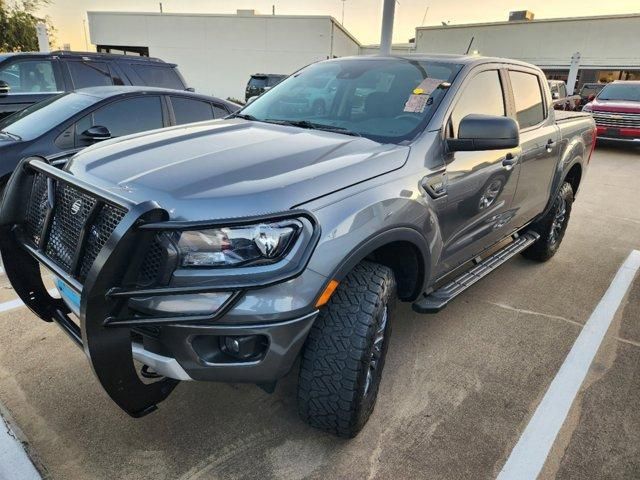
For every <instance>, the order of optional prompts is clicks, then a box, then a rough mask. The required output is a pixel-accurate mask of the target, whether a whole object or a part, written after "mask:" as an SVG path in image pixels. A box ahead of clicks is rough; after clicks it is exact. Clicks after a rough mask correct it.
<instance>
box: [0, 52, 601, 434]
mask: <svg viewBox="0 0 640 480" xmlns="http://www.w3.org/2000/svg"><path fill="white" fill-rule="evenodd" d="M325 82H327V83H328V82H331V85H332V88H334V89H335V91H334V92H333V93H332V95H331V99H330V102H327V105H326V106H325V107H326V108H324V109H323V111H318V110H317V109H314V108H313V106H312V105H308V102H304V101H300V102H293V101H292V95H295V93H294V92H296V91H302V90H304V89H302V88H299V87H300V86H303V85H308V84H313V83H325ZM304 105H307V108H306V109H305V108H304ZM594 143H595V125H594V122H593V119H592V118H591V117H590V116H589V115H587V114H583V113H576V112H555V111H554V110H553V108H552V98H551V93H550V91H549V87H548V84H547V82H546V80H545V78H544V75H543V73H542V72H541V71H540V70H539V69H538V68H536V67H534V66H531V65H528V64H525V63H521V62H517V61H512V60H506V59H497V58H483V57H479V56H452V55H443V56H438V55H429V56H426V55H410V56H397V57H377V56H373V57H354V58H341V59H333V60H328V61H323V62H319V63H316V64H313V65H311V66H308V67H306V68H304V69H302V70H300V71H298V72H297V73H295V74H293V75H292V76H290V77H289V78H287V79H286V80H284V81H283V82H282V83H280V84H278V85H277V86H275V87H273V89H271V90H270V91H268V92H266V93H265V94H264V95H262V96H260V97H259V98H258V99H256V100H255V101H254V102H252V103H251V104H250V105H248V106H246V107H245V108H244V109H242V110H240V111H239V112H236V113H235V114H233V115H231V116H230V117H228V118H227V119H224V120H214V121H211V122H202V123H196V124H191V125H187V126H178V127H172V128H167V129H161V130H155V131H151V132H146V133H140V134H135V135H131V136H128V137H123V138H120V139H113V140H108V141H106V142H103V143H100V144H99V145H95V146H92V147H89V148H88V149H86V150H83V151H82V152H81V153H79V154H77V155H76V156H75V157H73V158H72V160H71V161H70V162H69V163H68V164H67V166H66V167H65V168H64V170H62V171H61V170H58V169H56V168H55V167H53V166H51V165H49V164H47V163H46V162H45V161H44V160H43V159H39V158H26V159H24V160H23V162H22V163H21V166H20V167H19V168H18V169H17V170H16V172H15V173H14V174H13V176H12V177H11V179H10V181H9V184H8V186H7V189H6V192H5V195H4V199H3V205H2V209H1V211H0V229H1V231H0V250H1V252H2V258H3V260H4V264H5V269H6V273H7V275H8V277H9V279H10V281H11V283H12V285H13V287H14V289H15V291H16V292H17V293H18V294H19V296H20V298H21V299H22V300H23V301H24V303H25V304H26V305H27V306H28V307H29V308H30V309H31V310H32V311H33V312H34V313H35V314H36V315H37V316H38V317H40V318H41V319H42V320H44V321H47V322H55V323H57V324H59V325H60V326H61V327H62V328H63V329H64V331H65V332H67V333H68V334H69V336H70V337H71V338H72V340H73V341H75V342H76V343H77V344H78V345H79V346H80V347H81V348H83V349H84V351H85V353H86V355H87V358H88V359H89V362H90V364H91V366H92V367H93V371H94V372H95V374H96V376H97V378H98V380H99V381H100V383H101V384H102V386H103V387H104V389H105V390H106V392H107V393H108V394H109V396H110V397H111V399H112V400H113V401H115V402H116V403H117V405H119V406H120V407H121V408H122V409H123V410H124V411H126V412H127V413H128V414H130V415H131V416H134V417H139V416H142V415H145V414H147V413H149V412H151V411H153V410H154V409H155V408H157V404H158V403H160V402H161V401H163V400H164V399H166V398H167V396H168V395H169V394H170V393H171V391H172V390H173V389H174V388H175V386H176V385H177V384H178V382H179V381H181V380H204V381H218V382H249V383H254V384H257V385H259V386H261V387H262V388H264V389H265V390H267V391H272V390H273V388H274V387H275V382H276V381H277V380H278V379H279V378H281V377H283V376H284V375H286V374H287V373H288V372H289V371H290V370H291V369H292V366H293V365H294V362H295V361H296V360H297V359H298V358H299V359H300V366H299V381H298V404H299V413H300V415H301V417H302V419H303V420H305V421H306V422H308V423H309V424H311V425H313V426H315V427H318V428H321V429H323V430H325V431H328V432H332V433H334V434H336V435H339V436H343V437H353V436H355V435H356V434H357V433H358V431H360V429H361V428H362V427H363V426H364V425H365V423H366V421H367V419H368V418H369V416H370V415H371V413H372V411H373V408H374V404H375V401H376V397H377V393H378V388H379V385H380V381H381V375H382V371H383V367H384V361H385V355H386V351H387V347H388V346H389V336H390V333H391V327H392V325H393V323H394V322H401V321H402V318H396V317H394V305H395V303H396V300H399V301H402V302H411V303H412V305H413V309H414V311H415V312H418V313H421V314H422V313H425V314H426V313H434V312H438V311H439V310H441V309H442V308H443V307H445V306H446V305H447V303H448V302H450V301H452V300H453V299H454V298H455V297H456V296H458V295H459V294H461V293H462V292H463V291H464V290H465V289H466V288H468V287H469V286H470V285H472V284H473V283H475V282H477V281H478V280H480V279H481V278H483V277H484V276H486V275H487V274H488V273H490V272H492V271H493V270H495V269H496V268H497V267H498V266H499V265H501V264H502V263H504V262H505V261H507V260H508V259H509V258H511V257H513V256H514V255H516V254H518V253H522V254H523V255H525V256H526V257H527V258H529V259H531V260H532V261H539V262H542V261H546V260H549V259H550V258H551V257H552V256H553V255H554V254H555V253H556V251H557V250H558V247H559V245H560V243H561V242H562V239H563V236H564V234H565V230H566V228H567V223H568V221H569V216H570V214H571V206H572V203H573V201H574V198H575V196H576V194H577V192H578V189H579V186H580V183H581V181H582V179H583V178H584V175H585V173H586V171H587V167H588V165H589V159H590V156H591V153H592V150H593V146H594ZM41 266H42V267H44V269H45V271H50V272H51V273H52V274H53V275H54V277H55V279H56V285H57V287H58V290H59V293H60V295H50V293H49V292H48V291H47V289H46V288H45V285H44V283H43V280H42V276H41V271H42V270H41ZM138 367H140V368H138Z"/></svg>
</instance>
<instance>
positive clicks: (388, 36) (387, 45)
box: [380, 0, 396, 55]
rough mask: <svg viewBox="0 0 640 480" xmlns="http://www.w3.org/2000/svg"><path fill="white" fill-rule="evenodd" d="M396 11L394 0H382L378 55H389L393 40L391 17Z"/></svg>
mask: <svg viewBox="0 0 640 480" xmlns="http://www.w3.org/2000/svg"><path fill="white" fill-rule="evenodd" d="M395 11H396V0H384V6H383V8H382V33H381V34H380V55H391V42H392V40H393V17H394V15H395Z"/></svg>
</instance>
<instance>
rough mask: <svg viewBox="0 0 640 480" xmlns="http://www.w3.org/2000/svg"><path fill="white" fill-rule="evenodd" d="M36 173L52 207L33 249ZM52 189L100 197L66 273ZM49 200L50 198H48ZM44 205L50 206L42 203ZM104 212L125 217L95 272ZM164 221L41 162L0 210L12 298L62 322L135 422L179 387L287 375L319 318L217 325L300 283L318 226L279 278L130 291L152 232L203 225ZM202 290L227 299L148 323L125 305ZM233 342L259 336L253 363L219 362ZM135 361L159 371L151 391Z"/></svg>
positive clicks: (17, 182)
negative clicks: (273, 290) (250, 300)
mask: <svg viewBox="0 0 640 480" xmlns="http://www.w3.org/2000/svg"><path fill="white" fill-rule="evenodd" d="M36 175H40V176H44V177H46V181H47V189H48V192H49V195H48V198H49V200H48V203H47V205H48V206H47V207H46V215H45V216H44V220H43V221H42V227H41V228H42V229H41V231H40V233H41V235H38V238H39V242H37V243H34V241H33V238H30V237H29V235H27V234H26V229H27V224H28V222H29V221H30V220H29V219H28V218H27V216H28V215H29V213H28V210H29V209H28V208H26V209H25V205H29V202H30V201H31V196H32V192H33V190H34V188H35V187H34V182H35V176H36ZM52 184H53V185H54V187H53V188H52V187H51V185H52ZM57 188H71V189H72V190H73V191H74V192H76V193H82V194H87V195H90V196H91V198H95V199H96V203H95V206H94V208H93V209H92V210H91V211H90V212H89V213H87V214H86V215H87V223H86V225H84V226H83V227H82V229H81V231H80V233H79V235H78V238H77V245H73V248H74V249H75V252H72V254H71V255H70V256H69V257H71V258H69V259H68V260H69V261H68V262H67V264H66V267H62V266H61V262H60V261H54V260H52V258H51V255H50V251H49V250H48V247H47V241H48V238H49V236H50V235H52V234H51V230H52V229H55V228H56V227H55V222H56V214H57V213H56V210H57V209H61V208H62V207H61V206H59V205H58V204H59V203H60V201H59V200H57V198H58V197H55V195H57V194H58V191H57V190H56V189H57ZM51 190H53V191H54V193H53V194H51ZM52 195H53V196H54V197H55V198H54V199H53V200H52V199H51V198H52ZM43 198H44V199H45V200H46V199H47V195H45V196H44V197H43ZM54 200H55V202H54ZM106 206H110V208H111V207H113V208H118V209H120V211H122V212H123V213H122V218H121V219H120V220H119V222H118V223H117V225H116V226H115V227H114V229H113V230H112V231H110V233H109V235H108V239H106V240H105V241H104V244H103V245H102V246H101V247H100V249H99V251H98V253H96V254H95V255H96V257H95V261H93V262H92V264H91V267H90V268H84V263H83V260H82V259H83V258H84V257H83V254H84V253H86V250H88V249H90V247H91V245H92V244H91V242H92V241H95V240H92V238H93V237H95V236H96V233H95V232H94V231H93V228H92V227H93V226H94V224H91V223H90V221H89V219H95V218H96V216H98V217H99V215H100V213H94V211H93V210H98V211H100V210H101V209H105V208H106ZM72 213H73V212H72ZM299 215H303V216H305V215H306V216H307V218H308V219H309V220H310V222H311V223H313V224H314V225H315V219H313V217H312V216H311V215H310V214H308V213H307V212H300V211H298V212H293V211H292V212H286V213H285V214H283V217H287V216H289V217H293V216H299ZM168 218H169V215H168V213H167V211H165V210H164V209H162V208H161V207H160V206H159V205H157V204H156V203H155V202H144V203H142V204H133V203H131V202H130V201H128V200H127V199H126V198H123V197H120V196H118V195H116V194H112V193H110V192H107V191H103V190H98V189H96V188H95V187H93V186H91V185H89V184H86V183H84V182H82V181H81V180H79V179H77V178H75V177H73V176H72V175H70V174H68V173H66V172H63V171H60V170H58V169H56V168H54V167H52V166H50V165H48V164H46V163H44V162H42V161H37V160H30V161H29V160H27V161H23V163H22V164H21V165H20V167H19V168H18V169H17V170H16V172H15V173H14V175H13V176H12V178H11V180H10V182H9V184H8V185H7V190H6V192H5V198H4V203H3V205H2V210H1V211H0V252H1V253H2V257H3V261H4V266H5V270H6V274H7V276H8V278H9V280H10V281H11V283H12V285H13V287H14V289H15V291H16V293H17V294H18V295H19V296H20V298H21V299H22V300H23V301H24V303H25V304H26V305H27V306H28V307H29V308H30V309H31V310H32V311H33V312H34V313H35V314H36V315H38V316H39V317H40V318H41V319H43V320H45V321H48V322H56V323H58V324H59V325H60V326H61V327H62V328H63V330H64V331H65V332H66V333H68V334H69V336H70V337H71V338H72V339H73V340H74V341H75V342H76V343H77V344H78V345H79V346H80V347H82V348H83V349H84V351H85V353H86V355H87V357H88V358H89V361H90V363H91V365H92V367H93V370H94V373H95V374H96V376H97V378H98V380H99V381H100V383H101V384H102V386H103V388H104V389H105V391H106V392H107V393H108V394H109V396H110V397H111V398H112V400H113V401H114V402H115V403H117V404H118V405H119V406H120V407H121V408H122V409H123V410H125V411H126V412H127V413H128V414H130V415H131V416H134V417H139V416H142V415H145V414H147V413H149V412H151V411H153V410H155V409H156V408H157V404H158V403H159V402H161V401H163V400H164V399H166V398H167V396H168V395H169V394H170V393H171V391H172V390H173V388H175V386H176V384H177V383H178V381H179V380H184V379H197V380H215V381H246V382H255V383H269V382H273V381H274V380H276V379H277V378H279V377H281V376H282V375H284V374H286V373H287V371H288V370H289V369H290V368H291V365H292V364H293V362H294V360H295V358H296V356H297V355H298V353H299V351H300V349H301V348H302V345H303V343H304V340H305V338H306V335H307V333H308V331H309V329H310V327H311V325H312V323H313V321H314V319H315V317H316V315H317V312H316V311H310V312H308V313H307V314H305V315H303V316H301V317H300V316H299V317H298V318H296V319H294V320H287V321H280V322H278V321H272V322H269V323H255V324H251V323H248V324H243V325H230V324H223V323H222V322H221V321H220V320H221V319H223V317H224V316H225V314H226V313H227V312H228V311H229V310H230V309H232V308H233V307H234V305H235V304H236V303H237V302H238V301H239V300H240V299H242V297H243V295H244V294H245V293H247V292H249V291H251V290H252V289H259V288H265V287H268V286H270V285H275V284H277V283H280V282H285V281H287V280H289V279H293V278H296V277H297V276H299V275H301V273H302V272H303V271H304V269H305V268H306V265H307V263H308V260H309V258H310V256H311V254H312V252H313V249H314V248H315V244H316V243H317V239H318V237H319V233H320V232H319V230H318V229H317V228H314V230H313V235H312V239H311V240H312V241H311V242H309V244H308V246H307V248H305V249H301V251H300V252H298V254H297V256H296V258H295V259H294V260H295V261H289V262H286V264H285V265H283V268H282V269H280V270H278V271H270V272H268V273H267V272H265V275H262V276H260V275H256V276H255V277H254V278H252V279H251V281H247V280H243V279H242V278H240V277H239V276H238V277H229V278H226V279H225V280H224V281H220V279H218V281H214V282H200V283H198V284H196V285H193V286H190V285H181V286H177V287H170V286H169V287H167V286H164V287H155V288H154V287H144V288H141V287H138V286H136V285H137V283H136V280H137V278H138V277H139V274H140V269H141V266H142V264H143V261H144V258H145V254H146V252H147V250H148V248H149V246H150V245H151V242H152V241H153V239H154V236H155V234H156V232H157V231H160V230H168V229H187V228H189V227H193V226H195V227H204V226H207V225H208V224H207V223H206V222H197V225H196V224H190V223H188V222H170V221H169V220H168ZM255 220H256V219H246V220H244V221H246V222H249V221H254V222H255ZM238 223H241V222H238ZM52 224H54V225H53V226H52ZM58 226H59V225H58ZM89 227H91V228H89ZM38 228H40V226H39V224H38ZM92 236H93V237H92ZM98 237H99V236H98ZM94 250H95V249H94ZM63 263H64V262H63ZM40 265H43V266H45V267H46V268H47V269H48V270H50V271H51V272H52V273H53V274H54V275H55V276H56V277H58V278H59V279H60V280H61V281H62V282H63V283H64V284H65V285H66V286H68V287H69V288H70V289H71V290H72V291H73V292H74V293H75V294H76V295H77V297H78V298H79V300H80V301H79V308H78V311H77V312H76V313H78V314H79V319H80V322H79V325H78V323H76V322H74V320H73V318H72V314H71V313H72V310H74V309H72V308H70V307H69V305H68V304H67V303H65V301H64V300H62V299H55V298H53V297H51V296H50V295H49V293H48V292H47V290H46V288H45V287H44V284H43V281H42V278H41V275H40ZM207 292H231V295H230V296H229V298H228V300H227V301H226V302H225V303H224V304H223V305H222V306H221V307H220V308H219V309H218V310H217V311H215V312H214V313H211V314H170V315H167V314H163V315H157V314H156V315H154V314H143V313H140V312H137V311H132V310H131V309H130V308H129V304H130V302H129V301H130V300H131V299H135V298H140V297H145V298H149V297H166V296H172V295H175V296H178V295H189V294H202V293H207ZM230 335H231V336H246V335H256V336H259V337H260V338H262V339H263V340H264V342H265V343H264V350H263V351H262V352H261V355H260V356H258V357H255V359H252V360H251V361H242V362H231V361H228V359H227V358H224V356H221V355H218V354H216V348H218V349H219V347H216V346H217V345H218V346H219V342H220V338H223V337H224V336H230ZM134 358H136V359H138V360H141V361H143V362H144V363H146V364H147V365H149V366H150V367H152V368H154V369H157V371H158V372H159V373H164V374H165V375H166V378H163V379H161V380H158V381H154V382H152V383H149V382H145V381H143V380H142V379H141V378H140V377H139V375H138V372H137V371H136V368H135V366H134V363H133V359H134ZM252 358H253V357H252Z"/></svg>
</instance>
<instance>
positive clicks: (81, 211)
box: [26, 173, 127, 282]
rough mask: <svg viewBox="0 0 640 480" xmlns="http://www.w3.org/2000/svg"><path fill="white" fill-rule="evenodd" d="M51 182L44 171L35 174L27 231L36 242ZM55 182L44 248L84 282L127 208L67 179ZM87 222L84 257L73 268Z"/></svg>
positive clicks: (51, 257)
mask: <svg viewBox="0 0 640 480" xmlns="http://www.w3.org/2000/svg"><path fill="white" fill-rule="evenodd" d="M48 182H51V180H48V179H47V177H46V176H45V175H43V174H41V173H37V174H36V175H35V179H34V182H33V189H32V191H31V198H30V200H29V205H28V206H27V216H26V233H27V235H28V237H29V238H30V239H31V240H32V241H33V243H34V244H35V245H36V246H38V245H39V244H40V242H41V238H42V233H43V228H44V225H45V219H46V216H47V209H48V204H49V201H48V198H49V193H48V186H47V184H48ZM52 185H55V193H54V194H53V196H54V199H55V201H54V209H53V218H52V219H51V223H50V227H49V234H48V236H47V239H46V242H45V244H44V246H43V250H44V253H45V255H47V257H49V258H50V259H51V260H53V261H54V262H55V263H56V264H58V266H60V267H61V268H62V269H63V270H64V271H65V272H67V273H69V274H71V275H74V276H75V277H76V278H77V279H78V280H79V281H80V282H83V281H84V280H85V279H86V276H87V274H88V273H89V270H90V269H91V266H92V265H93V262H94V261H95V259H96V258H97V257H98V254H99V253H100V250H101V249H102V247H104V245H105V243H106V242H107V240H108V239H109V237H110V236H111V234H112V233H113V231H114V230H115V229H116V227H117V226H118V224H119V223H120V221H121V220H122V219H123V218H124V216H125V215H126V213H127V212H126V210H125V209H124V208H122V207H116V206H113V205H110V204H107V203H103V202H101V201H100V200H99V199H98V198H97V197H94V196H92V195H90V194H87V193H85V192H82V191H81V190H79V189H77V188H75V187H73V186H72V185H69V184H66V183H64V182H60V181H58V182H55V183H52ZM85 224H88V225H87V229H86V235H85V243H84V248H83V250H82V257H81V258H79V259H78V266H77V268H76V271H75V272H74V271H73V270H74V259H75V256H76V251H77V250H78V248H80V245H79V243H80V235H81V232H82V229H83V227H84V226H85Z"/></svg>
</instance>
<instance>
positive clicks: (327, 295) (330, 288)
mask: <svg viewBox="0 0 640 480" xmlns="http://www.w3.org/2000/svg"><path fill="white" fill-rule="evenodd" d="M339 284H340V282H338V281H337V280H331V281H330V282H329V284H328V285H327V288H325V289H324V292H322V295H320V298H319V299H318V301H317V302H316V308H320V307H322V306H324V305H326V304H327V303H329V300H330V299H331V296H332V295H333V292H335V291H336V288H338V285H339Z"/></svg>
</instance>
